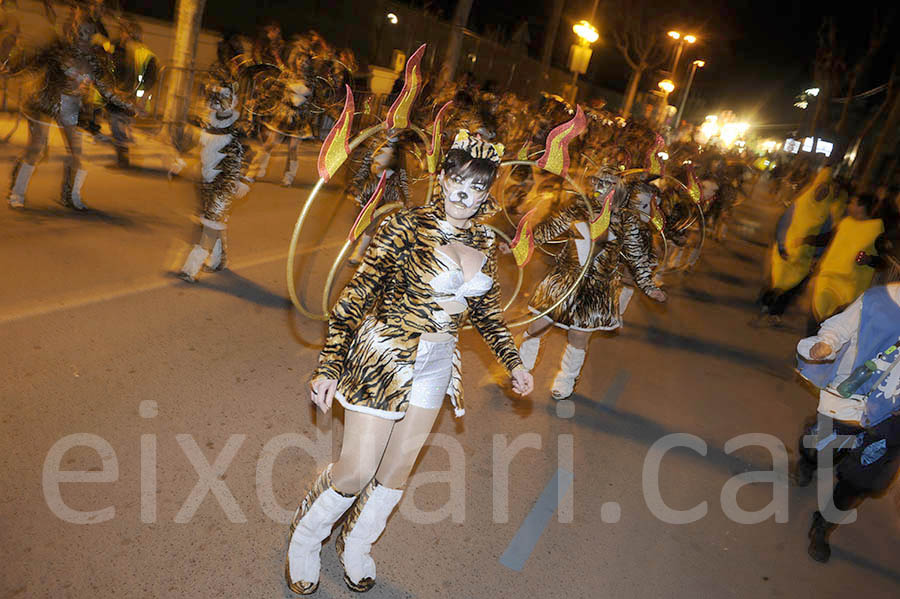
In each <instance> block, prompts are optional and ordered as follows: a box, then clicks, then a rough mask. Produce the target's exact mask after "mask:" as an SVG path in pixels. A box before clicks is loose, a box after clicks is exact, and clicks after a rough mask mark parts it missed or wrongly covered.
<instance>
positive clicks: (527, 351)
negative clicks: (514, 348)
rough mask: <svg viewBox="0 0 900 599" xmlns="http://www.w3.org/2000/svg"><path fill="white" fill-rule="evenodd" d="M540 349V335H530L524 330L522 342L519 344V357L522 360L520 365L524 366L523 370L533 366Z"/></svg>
mask: <svg viewBox="0 0 900 599" xmlns="http://www.w3.org/2000/svg"><path fill="white" fill-rule="evenodd" d="M540 351H541V336H537V337H532V336H531V335H529V334H528V332H527V331H526V332H525V334H524V335H522V344H521V345H519V359H520V360H522V365H523V366H524V367H525V370H531V369H533V368H534V363H535V362H537V358H538V354H539V353H540Z"/></svg>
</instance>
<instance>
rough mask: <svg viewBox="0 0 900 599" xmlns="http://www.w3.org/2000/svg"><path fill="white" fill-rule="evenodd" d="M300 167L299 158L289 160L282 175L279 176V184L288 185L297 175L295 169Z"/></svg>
mask: <svg viewBox="0 0 900 599" xmlns="http://www.w3.org/2000/svg"><path fill="white" fill-rule="evenodd" d="M298 168H300V161H299V160H291V161H290V162H288V164H287V168H286V169H285V170H284V177H282V178H281V184H282V185H284V186H285V187H290V186H291V183H293V182H294V177H296V176H297V169H298Z"/></svg>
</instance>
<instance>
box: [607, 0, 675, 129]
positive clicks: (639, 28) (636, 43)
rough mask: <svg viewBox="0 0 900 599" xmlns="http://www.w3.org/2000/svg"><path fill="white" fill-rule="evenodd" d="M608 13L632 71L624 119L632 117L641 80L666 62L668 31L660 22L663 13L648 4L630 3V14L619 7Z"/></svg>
mask: <svg viewBox="0 0 900 599" xmlns="http://www.w3.org/2000/svg"><path fill="white" fill-rule="evenodd" d="M604 12H605V13H606V16H605V19H606V23H607V24H608V27H609V33H610V35H611V37H612V39H613V42H614V43H615V45H616V48H617V49H618V50H619V52H620V53H621V54H622V57H623V58H624V59H625V62H626V63H628V66H629V68H630V69H631V78H630V79H629V80H628V87H627V88H626V90H625V104H624V106H623V107H622V116H624V117H628V115H629V114H631V107H632V105H633V104H634V97H635V95H636V94H637V89H638V85H640V82H641V77H643V75H644V73H645V72H646V71H648V70H651V69H655V68H657V67H658V66H660V65H661V64H662V63H663V61H664V60H665V57H666V52H665V46H664V44H663V41H664V35H665V27H664V24H663V23H662V22H661V21H660V19H659V16H660V13H659V11H658V10H655V9H653V8H652V7H650V6H649V3H648V2H647V1H646V0H636V1H635V2H632V3H630V4H629V5H628V8H627V10H626V9H623V8H622V6H621V5H618V4H616V5H613V6H608V7H607V10H606V11H604Z"/></svg>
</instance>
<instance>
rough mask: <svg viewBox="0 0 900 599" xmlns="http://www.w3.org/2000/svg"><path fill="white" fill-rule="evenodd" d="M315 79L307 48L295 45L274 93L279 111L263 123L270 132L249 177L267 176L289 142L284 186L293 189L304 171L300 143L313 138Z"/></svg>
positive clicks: (253, 178) (273, 90) (282, 179)
mask: <svg viewBox="0 0 900 599" xmlns="http://www.w3.org/2000/svg"><path fill="white" fill-rule="evenodd" d="M313 78H314V73H313V71H312V66H311V62H310V59H309V56H308V55H307V53H306V49H305V48H304V47H303V46H295V48H294V49H293V51H292V52H291V55H290V57H289V59H288V65H287V68H285V69H284V70H283V71H282V72H281V75H280V76H279V85H276V86H274V87H273V89H272V90H271V92H270V93H274V94H279V95H280V97H278V98H277V99H276V100H275V101H276V108H275V110H274V112H273V113H272V115H271V116H270V117H269V118H267V119H266V120H265V121H263V126H264V127H265V128H266V130H267V131H268V133H267V135H266V141H265V143H264V144H263V147H262V149H260V151H259V153H258V154H257V155H256V157H255V158H254V161H253V165H252V166H251V167H250V172H249V177H250V179H251V180H254V181H255V180H257V179H260V178H262V177H265V176H266V171H267V170H268V168H269V160H270V159H271V157H272V152H273V151H274V149H275V146H277V145H279V144H281V143H283V142H284V141H285V140H286V141H287V143H288V156H287V162H286V163H285V167H284V175H283V176H282V178H281V184H282V185H283V186H285V187H289V186H290V185H291V184H292V183H293V182H294V178H295V177H296V176H297V170H298V169H299V168H300V140H301V139H309V138H310V137H311V136H312V129H311V127H310V120H311V119H312V115H311V114H310V104H309V97H310V95H311V94H312V83H311V79H313Z"/></svg>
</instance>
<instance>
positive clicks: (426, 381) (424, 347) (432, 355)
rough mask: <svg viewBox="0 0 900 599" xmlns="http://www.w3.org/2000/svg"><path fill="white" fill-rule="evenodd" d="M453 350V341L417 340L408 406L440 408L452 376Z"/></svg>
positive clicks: (454, 342)
mask: <svg viewBox="0 0 900 599" xmlns="http://www.w3.org/2000/svg"><path fill="white" fill-rule="evenodd" d="M455 350H456V340H455V339H451V340H448V341H439V342H435V341H426V340H425V339H420V340H419V346H418V350H417V352H416V362H415V364H414V365H413V382H412V388H411V389H410V391H409V405H411V406H418V407H420V408H428V409H435V408H439V407H441V404H442V403H444V396H445V395H447V388H448V387H449V386H450V377H451V376H452V375H453V354H454V352H455Z"/></svg>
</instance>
